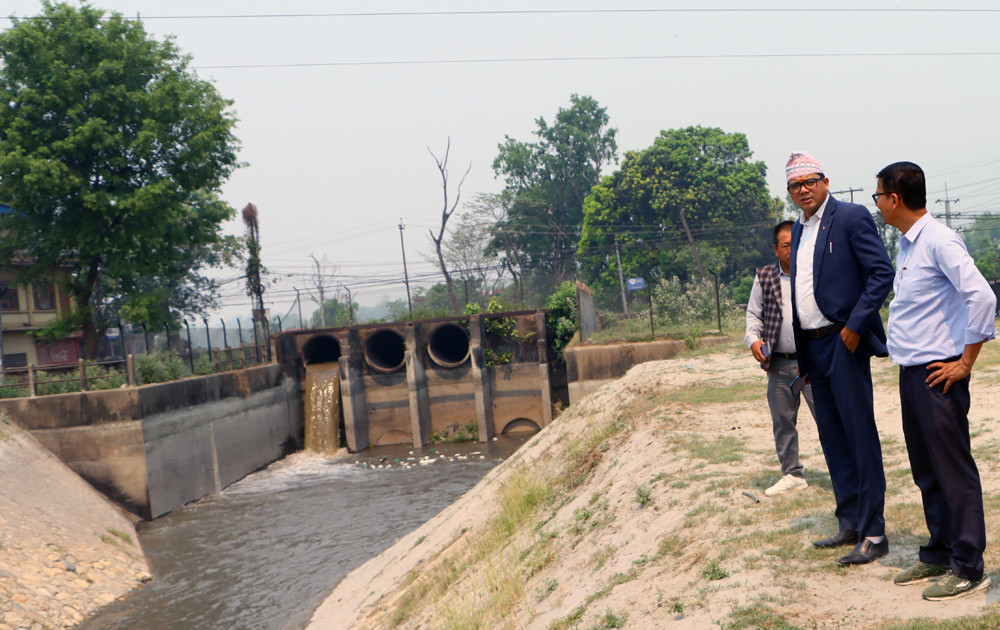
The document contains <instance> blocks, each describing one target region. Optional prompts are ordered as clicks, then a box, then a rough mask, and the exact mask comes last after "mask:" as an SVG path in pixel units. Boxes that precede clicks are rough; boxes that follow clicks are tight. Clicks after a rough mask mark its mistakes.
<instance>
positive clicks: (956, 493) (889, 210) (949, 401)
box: [872, 162, 997, 601]
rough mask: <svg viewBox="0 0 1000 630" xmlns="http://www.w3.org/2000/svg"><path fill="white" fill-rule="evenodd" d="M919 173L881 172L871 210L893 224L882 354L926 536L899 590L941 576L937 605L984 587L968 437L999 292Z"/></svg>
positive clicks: (934, 597)
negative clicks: (892, 374)
mask: <svg viewBox="0 0 1000 630" xmlns="http://www.w3.org/2000/svg"><path fill="white" fill-rule="evenodd" d="M926 197H927V195H926V184H925V181H924V172H923V171H922V170H921V169H920V167H919V166H917V165H916V164H914V163H912V162H896V163H894V164H890V165H889V166H886V167H885V168H884V169H882V170H881V171H880V172H879V174H878V181H877V184H876V187H875V194H873V195H872V198H873V199H874V200H875V206H876V207H877V208H878V209H879V210H880V211H881V212H882V217H883V219H885V222H886V223H887V224H888V225H892V226H894V227H896V228H899V230H900V232H902V236H900V239H899V253H898V255H897V256H896V277H895V280H894V281H893V292H894V293H895V297H894V298H893V300H892V304H890V305H889V340H888V341H889V343H888V346H889V356H890V358H892V361H893V363H897V364H898V365H899V398H900V407H901V411H902V415H903V433H904V435H905V436H906V449H907V452H908V453H909V457H910V469H911V471H912V473H913V482H914V483H915V484H916V485H917V487H918V488H920V494H921V497H922V498H923V504H924V517H925V520H926V521H927V529H928V530H929V531H930V539H929V540H928V541H927V544H926V545H923V546H922V547H920V561H919V562H917V563H916V564H915V565H913V566H912V567H910V568H909V569H907V570H906V571H903V572H902V573H900V574H899V575H897V576H896V577H895V579H894V581H895V583H896V584H899V585H902V586H905V585H909V584H917V583H920V582H926V581H928V580H931V579H934V578H936V577H940V579H939V580H938V581H937V582H936V583H935V584H932V585H930V586H929V587H927V588H926V589H924V592H923V597H924V599H928V600H931V601H940V600H948V599H954V598H956V597H962V596H964V595H968V594H970V593H974V592H976V591H980V590H984V589H985V588H986V587H988V586H989V584H990V578H989V576H987V575H986V574H985V573H983V550H984V549H985V548H986V525H985V522H984V518H983V490H982V485H981V483H980V480H979V470H978V469H977V467H976V462H975V461H974V460H973V458H972V451H971V448H970V437H969V417H968V413H969V406H970V395H969V374H970V373H971V372H972V365H973V364H974V363H975V361H976V358H977V357H978V356H979V351H980V349H981V348H982V347H983V344H984V343H985V342H987V341H989V340H990V339H993V338H994V337H995V336H996V333H997V329H996V325H995V323H996V322H995V317H996V304H997V300H996V296H995V295H994V293H993V290H992V289H991V288H990V286H989V284H988V283H987V282H986V279H985V278H983V276H982V274H981V273H980V272H979V270H978V269H976V265H975V263H974V262H973V260H972V257H971V256H969V252H968V250H967V249H966V247H965V243H963V242H962V239H961V238H960V237H959V236H958V235H957V234H955V232H953V231H952V230H951V229H950V228H948V227H945V226H944V225H942V224H940V223H939V222H937V221H935V220H934V219H933V218H932V217H931V215H930V214H928V213H927V209H926V207H925V206H926V204H927V198H926Z"/></svg>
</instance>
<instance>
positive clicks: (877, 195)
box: [872, 192, 892, 203]
mask: <svg viewBox="0 0 1000 630" xmlns="http://www.w3.org/2000/svg"><path fill="white" fill-rule="evenodd" d="M891 194H892V193H891V192H877V193H872V201H874V202H875V203H878V198H879V197H881V196H882V195H891Z"/></svg>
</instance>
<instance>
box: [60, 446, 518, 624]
mask: <svg viewBox="0 0 1000 630" xmlns="http://www.w3.org/2000/svg"><path fill="white" fill-rule="evenodd" d="M528 437H529V436H523V437H513V438H506V437H501V438H499V439H498V440H497V441H495V442H491V443H488V444H478V443H466V444H439V445H437V446H432V447H425V448H423V449H412V448H409V447H379V448H374V449H369V450H367V451H364V452H363V453H361V454H358V455H352V456H348V457H341V458H330V457H328V456H324V455H322V454H317V453H309V452H300V453H296V454H294V455H292V456H290V457H288V458H286V459H285V460H282V461H280V462H277V463H275V464H273V465H272V466H271V467H270V468H268V469H267V470H264V471H261V472H258V473H254V474H253V475H250V476H249V477H247V478H246V479H244V480H242V481H240V482H238V483H236V484H234V485H232V486H230V487H229V488H227V489H226V490H225V491H223V492H222V494H220V495H217V496H213V497H208V498H205V499H202V500H200V501H198V502H196V503H192V504H190V505H187V506H185V507H183V508H181V509H179V510H176V511H174V512H172V513H170V514H168V515H166V516H163V517H161V518H159V519H156V520H155V521H152V522H150V523H144V524H142V525H141V526H140V531H139V537H140V539H141V541H142V545H143V547H144V548H145V550H146V553H147V555H148V556H149V559H150V562H151V564H152V567H153V573H154V575H155V576H156V578H155V580H154V581H153V582H151V583H150V584H147V585H146V586H144V587H143V588H142V590H140V591H138V592H137V593H136V594H133V595H131V596H129V597H127V598H125V599H123V600H121V601H119V602H115V603H113V604H111V605H110V606H108V607H106V608H105V609H103V610H102V611H101V612H100V613H98V615H97V616H95V617H92V618H90V619H88V620H87V621H85V622H84V623H83V624H82V625H81V626H79V628H81V629H83V630H98V629H100V630H113V629H120V630H126V629H128V630H133V629H143V630H195V629H198V630H203V629H207V628H211V629H216V628H219V629H228V628H234V629H235V628H239V629H256V628H259V629H261V630H283V629H297V628H302V627H304V626H305V624H306V623H307V622H308V621H309V618H310V616H311V615H312V612H313V610H315V608H316V607H317V606H318V605H319V604H320V602H321V601H322V600H323V598H324V597H325V596H326V595H327V594H328V593H329V592H330V591H331V590H332V589H333V587H334V586H335V585H336V584H337V583H338V582H339V581H340V580H341V579H342V578H343V577H344V576H345V575H346V574H347V573H348V572H350V571H351V570H352V569H354V568H355V567H357V566H360V565H361V564H363V563H364V562H365V561H366V560H368V559H369V558H371V557H373V556H375V555H377V554H378V553H379V552H380V551H382V550H383V549H385V548H387V547H388V546H390V545H391V544H392V543H393V542H395V541H396V540H397V539H398V538H400V537H402V536H403V535H405V534H407V533H408V532H410V531H412V530H413V529H415V528H416V527H418V526H419V525H420V524H421V523H423V522H425V521H426V520H428V519H430V518H431V517H432V516H434V515H435V514H437V513H438V512H439V511H441V510H442V509H443V508H444V507H446V506H447V505H448V504H450V503H451V502H452V501H454V500H455V499H456V498H457V497H458V496H460V495H461V494H463V493H464V492H465V491H466V490H468V489H469V488H471V487H472V486H473V485H475V484H476V482H477V481H479V479H480V478H482V477H483V475H485V474H486V473H487V472H488V471H489V470H490V469H491V468H493V467H494V466H496V464H497V463H498V462H499V461H502V460H503V459H505V458H506V457H508V456H509V455H510V454H511V453H513V452H514V451H515V450H516V449H517V448H518V447H519V446H520V445H521V444H523V443H524V441H526V440H527V439H528ZM410 451H413V454H412V455H410ZM425 456H429V457H432V458H434V459H435V461H434V462H433V463H430V464H424V465H412V463H413V462H411V465H410V466H409V467H403V464H404V463H405V462H406V460H407V458H409V457H413V458H415V459H420V458H421V457H425ZM456 456H457V457H456ZM462 457H464V459H462ZM379 466H381V467H379Z"/></svg>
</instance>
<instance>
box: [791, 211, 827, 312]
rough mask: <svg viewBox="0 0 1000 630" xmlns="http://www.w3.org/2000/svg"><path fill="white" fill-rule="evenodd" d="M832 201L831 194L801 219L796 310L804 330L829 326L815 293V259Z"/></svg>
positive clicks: (796, 258)
mask: <svg viewBox="0 0 1000 630" xmlns="http://www.w3.org/2000/svg"><path fill="white" fill-rule="evenodd" d="M829 201H830V194H829V193H827V195H826V199H824V200H823V204H822V205H821V206H820V207H819V210H817V211H816V213H815V214H813V215H812V217H810V218H808V219H807V218H806V214H805V213H804V212H803V213H802V216H801V217H799V222H800V223H802V235H801V236H800V237H799V249H798V251H797V252H796V256H795V309H796V311H797V312H798V314H799V325H800V326H801V327H802V329H803V330H814V329H816V328H822V327H823V326H829V325H830V324H832V323H833V322H831V321H830V320H828V319H827V318H826V317H825V316H824V315H823V311H821V310H819V304H817V303H816V295H815V293H814V291H813V258H814V257H815V254H816V239H817V237H818V236H819V224H820V221H822V220H823V211H824V210H826V204H827V203H828V202H829Z"/></svg>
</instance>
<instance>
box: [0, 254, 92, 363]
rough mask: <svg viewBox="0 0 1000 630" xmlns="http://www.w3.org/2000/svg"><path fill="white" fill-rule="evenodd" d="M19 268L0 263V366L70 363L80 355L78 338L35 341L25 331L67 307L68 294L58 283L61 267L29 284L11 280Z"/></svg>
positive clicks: (60, 314)
mask: <svg viewBox="0 0 1000 630" xmlns="http://www.w3.org/2000/svg"><path fill="white" fill-rule="evenodd" d="M19 271H20V269H19V265H18V264H17V263H16V262H15V263H12V264H10V265H6V266H0V294H2V295H0V322H2V324H3V366H4V368H13V367H24V366H26V365H28V364H29V363H30V364H32V365H37V366H45V365H55V364H62V363H74V362H76V361H77V360H78V359H79V358H80V356H81V353H80V339H79V336H78V335H74V336H72V337H70V338H69V339H64V340H62V341H57V342H54V343H43V342H40V341H39V342H36V341H35V338H34V337H33V336H31V335H30V334H28V333H29V332H31V331H35V330H40V329H41V328H43V327H44V326H45V325H46V324H48V323H49V322H51V321H53V320H55V319H57V318H59V317H60V316H62V315H63V314H65V313H67V312H68V311H69V309H70V300H69V296H68V295H67V294H66V292H65V290H64V289H63V288H61V287H60V286H59V284H60V283H59V280H60V279H62V278H64V277H65V274H66V271H65V270H57V271H54V272H53V273H52V274H51V275H50V276H49V277H48V278H46V279H44V280H41V281H37V282H33V283H31V284H26V285H25V284H15V282H14V278H16V277H17V274H18V272H19Z"/></svg>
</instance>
